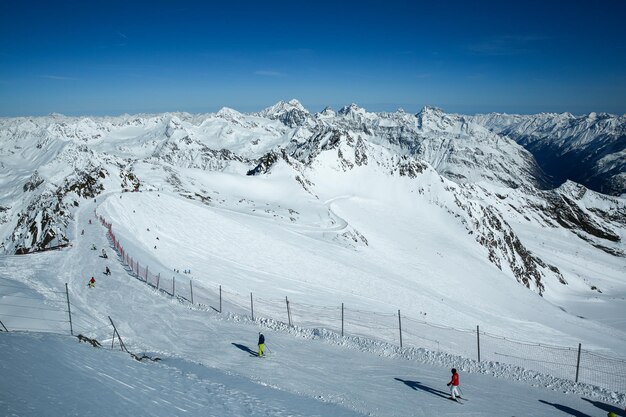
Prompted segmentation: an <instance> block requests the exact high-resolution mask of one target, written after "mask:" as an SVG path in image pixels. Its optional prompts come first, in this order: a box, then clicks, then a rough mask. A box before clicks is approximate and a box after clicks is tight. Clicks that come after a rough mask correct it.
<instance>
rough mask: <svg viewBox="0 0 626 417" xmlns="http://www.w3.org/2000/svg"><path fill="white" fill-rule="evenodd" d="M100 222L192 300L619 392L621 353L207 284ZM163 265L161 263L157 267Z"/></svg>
mask: <svg viewBox="0 0 626 417" xmlns="http://www.w3.org/2000/svg"><path fill="white" fill-rule="evenodd" d="M98 217H99V219H100V221H101V223H102V224H103V225H104V226H105V227H106V228H107V230H108V236H109V238H110V239H111V242H112V244H113V247H114V248H115V250H116V251H117V252H118V254H119V256H120V258H121V259H122V262H123V263H124V264H126V265H127V266H128V268H129V270H130V271H131V272H132V274H133V275H134V276H135V277H136V278H137V279H139V280H141V281H143V282H145V283H146V284H148V285H150V286H152V287H154V288H156V289H158V290H160V291H162V292H164V293H166V294H168V295H170V296H172V297H177V298H179V299H181V300H183V301H185V302H189V303H191V304H194V305H197V306H201V307H205V308H210V309H212V310H214V311H216V312H219V313H222V312H229V313H234V314H239V315H246V316H249V317H250V318H251V319H252V320H258V319H260V318H264V319H271V320H274V321H278V322H283V323H285V325H287V326H297V327H298V328H302V329H314V330H315V331H321V330H326V331H330V332H333V333H335V334H337V335H340V336H348V335H349V336H357V337H362V338H365V339H369V340H374V341H381V342H385V343H389V344H393V345H397V346H399V347H400V348H423V349H426V350H428V351H431V352H442V353H447V354H450V355H455V356H460V357H463V358H468V359H473V360H476V361H478V362H481V361H489V362H497V363H502V364H508V365H511V366H514V367H519V368H522V369H526V370H532V371H536V372H539V373H542V374H546V375H551V376H554V377H557V378H562V379H569V380H572V381H575V382H583V383H587V384H592V385H596V386H599V387H602V388H606V389H609V390H611V391H616V392H622V393H626V360H625V359H621V358H615V357H610V356H607V355H603V354H601V353H598V352H593V351H590V350H586V349H583V348H582V346H581V345H580V344H579V345H578V346H558V345H547V344H541V343H535V342H531V341H523V340H513V339H510V338H507V337H504V336H499V335H495V334H491V333H488V332H485V331H484V330H481V329H480V328H479V326H476V328H472V329H459V328H454V327H450V326H446V325H443V324H437V323H432V322H426V321H424V320H420V319H418V318H415V317H410V316H406V315H403V314H401V311H400V310H396V311H393V310H391V309H390V310H391V311H388V312H374V311H367V310H359V309H353V308H350V307H349V306H346V305H344V304H341V305H340V306H316V305H310V304H305V303H301V302H299V301H297V300H293V299H291V300H290V299H289V298H288V297H284V298H283V297H279V298H276V299H265V298H259V297H254V295H253V294H252V293H248V294H240V293H237V292H234V291H230V290H229V289H226V288H223V287H222V286H221V285H217V284H216V285H215V287H214V288H207V287H206V286H203V285H199V284H198V283H197V282H192V280H191V279H189V277H188V276H183V275H181V274H180V273H177V272H174V273H167V276H166V273H165V272H163V270H160V271H157V270H156V267H155V268H150V267H149V266H148V265H141V264H140V262H139V261H138V260H137V259H136V258H134V257H133V256H132V255H130V254H129V253H127V252H126V251H125V250H124V247H123V246H122V245H121V244H120V242H119V240H118V239H117V237H116V236H115V233H114V232H113V227H112V224H111V223H109V222H107V221H106V219H104V217H102V216H98ZM161 268H162V267H161Z"/></svg>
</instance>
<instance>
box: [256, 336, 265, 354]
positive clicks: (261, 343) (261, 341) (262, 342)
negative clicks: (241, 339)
mask: <svg viewBox="0 0 626 417" xmlns="http://www.w3.org/2000/svg"><path fill="white" fill-rule="evenodd" d="M264 350H265V336H263V333H261V332H259V353H258V354H257V356H258V357H259V358H261V357H263V351H264Z"/></svg>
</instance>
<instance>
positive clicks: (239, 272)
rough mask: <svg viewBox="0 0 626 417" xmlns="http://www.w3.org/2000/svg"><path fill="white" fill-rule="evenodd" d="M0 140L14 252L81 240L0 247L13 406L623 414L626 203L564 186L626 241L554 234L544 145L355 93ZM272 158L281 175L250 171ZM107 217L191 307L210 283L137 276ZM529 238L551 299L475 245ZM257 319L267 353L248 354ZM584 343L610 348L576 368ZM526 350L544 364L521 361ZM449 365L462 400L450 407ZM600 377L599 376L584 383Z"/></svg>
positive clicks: (76, 410) (73, 121)
mask: <svg viewBox="0 0 626 417" xmlns="http://www.w3.org/2000/svg"><path fill="white" fill-rule="evenodd" d="M564 117H565V116H564ZM312 135H313V136H312ZM0 144H1V146H0V236H2V238H3V242H2V244H3V245H6V246H4V247H6V248H15V247H17V245H18V244H24V242H26V243H28V242H29V241H30V239H31V238H32V237H33V236H39V237H41V236H42V235H43V234H44V230H46V231H47V232H48V233H49V232H50V230H51V229H52V228H53V227H54V226H56V227H59V225H61V226H62V227H65V230H64V234H65V236H67V237H68V239H69V240H70V246H69V247H67V248H64V249H61V250H57V251H48V252H42V253H36V254H30V255H25V256H14V255H3V256H0V320H1V321H2V323H3V324H4V325H5V326H6V327H7V328H8V329H9V330H10V331H11V332H9V333H5V332H0V345H1V346H0V369H1V375H2V377H1V378H0V415H16V416H40V415H46V416H48V415H49V416H66V415H85V414H95V415H107V416H109V415H120V416H121V415H132V414H137V415H154V416H161V415H162V416H172V415H181V416H185V415H187V416H194V415H203V416H204V415H215V416H256V415H272V416H286V415H294V416H300V415H302V416H309V415H311V416H313V415H320V416H343V415H346V416H348V415H370V416H406V415H416V416H439V415H441V416H453V415H454V416H459V415H461V416H463V415H466V416H499V415H514V416H515V415H516V416H520V415H529V416H543V415H554V414H557V415H559V414H560V413H564V414H570V415H575V416H585V415H590V416H591V415H606V412H607V411H616V412H618V411H619V410H620V408H618V407H621V408H623V407H624V406H625V405H626V393H625V392H624V391H626V389H621V388H620V386H618V385H617V384H616V383H615V382H614V381H615V380H614V379H611V377H612V376H615V374H618V373H619V372H623V370H624V369H626V366H625V365H624V359H625V358H626V320H625V319H624V317H626V282H625V281H624V276H626V274H625V272H626V260H625V259H626V257H625V256H624V251H625V250H626V245H625V244H624V239H626V229H625V228H624V227H623V223H620V221H621V220H620V219H621V218H620V216H623V213H624V207H625V206H626V200H624V199H623V198H622V199H619V198H608V197H607V196H603V195H601V194H598V193H593V192H590V191H587V190H584V189H582V188H581V187H580V186H578V185H577V184H574V183H565V184H563V186H562V187H561V188H560V189H559V190H557V191H558V192H559V193H560V194H558V196H568V198H570V200H571V204H572V205H574V206H575V207H576V209H578V210H579V211H578V212H576V213H575V214H577V215H578V214H581V213H582V214H584V215H586V216H588V217H586V218H588V219H590V220H589V222H590V224H591V225H592V226H594V225H595V226H597V227H598V230H601V231H605V232H606V233H608V234H610V235H611V236H612V239H613V240H612V241H610V240H607V239H603V238H599V237H598V236H596V235H592V234H587V233H586V232H585V231H582V230H578V229H575V228H574V229H573V230H569V229H566V228H564V227H560V226H559V224H558V223H557V222H556V221H554V219H553V218H550V215H551V213H550V212H549V211H542V210H541V208H542V207H544V206H546V205H548V201H549V199H548V197H546V196H545V195H544V194H542V192H539V191H537V190H534V189H533V188H532V187H533V184H532V181H533V180H532V178H533V175H534V173H533V172H534V169H535V168H534V165H533V160H532V158H531V157H530V156H529V154H528V152H526V151H524V150H523V149H522V148H521V147H520V146H519V145H517V144H516V143H514V142H513V141H511V140H509V139H506V138H503V137H501V136H498V135H496V134H495V133H492V132H489V131H487V130H486V129H485V128H483V127H481V126H479V125H477V124H475V123H472V122H471V120H470V119H468V118H466V117H463V116H458V115H447V114H445V113H443V112H442V111H440V110H438V109H433V108H425V109H424V110H423V111H422V112H421V113H420V114H418V115H410V114H406V113H404V112H402V111H398V112H396V113H391V114H377V113H370V112H367V111H366V110H364V109H362V108H360V107H358V106H357V105H355V104H352V105H350V106H346V107H344V108H343V109H341V110H340V111H338V112H337V113H335V112H334V111H332V110H331V109H326V110H325V111H324V112H322V113H319V114H317V115H311V114H310V113H309V112H308V111H307V110H306V109H304V108H303V107H302V105H301V104H300V103H299V102H297V101H295V100H292V101H290V102H286V103H285V102H281V103H278V104H277V105H275V106H272V107H270V108H268V109H266V110H264V111H263V112H260V113H257V114H248V115H244V114H242V113H239V112H237V111H236V110H233V109H227V108H224V109H222V110H220V111H219V112H218V113H216V114H208V115H190V114H186V113H167V114H161V115H136V116H129V115H124V116H119V117H111V118H108V117H105V118H68V117H64V116H59V115H51V116H49V117H46V118H16V119H0ZM272 152H275V153H276V154H277V155H279V157H277V160H276V161H274V162H273V164H272V165H271V169H268V171H267V172H264V173H263V174H262V175H255V176H247V175H245V173H246V171H248V170H250V169H252V168H254V167H255V165H256V164H257V163H258V162H259V158H263V157H264V156H266V155H268V153H269V154H270V155H271V153H272ZM286 154H288V155H286ZM280 155H282V156H280ZM403 170H404V171H403ZM400 171H403V172H405V173H404V174H402V173H400ZM407 172H408V173H407ZM130 174H132V175H130ZM90 176H92V177H93V176H95V177H96V181H95V184H96V185H97V186H101V188H96V186H94V189H95V190H96V191H97V193H96V194H97V195H96V198H93V196H90V197H88V195H89V194H88V192H86V191H84V189H88V188H89V184H88V180H89V179H92V177H90ZM68 178H71V179H72V181H74V182H72V181H68ZM133 178H135V179H137V182H136V183H135V182H133V181H134V180H133ZM453 179H456V181H454V180H453ZM65 182H67V184H65ZM120 183H121V184H120ZM70 186H71V187H70ZM81 187H84V189H81ZM133 188H136V189H137V190H138V191H139V192H126V191H128V190H131V189H133ZM81 193H82V194H81ZM58 195H60V196H61V197H59V198H60V199H59V200H57V199H56V196H58ZM554 195H556V194H550V195H549V197H550V198H554ZM57 202H59V204H60V203H62V204H60V205H59V206H58V207H57V208H56V209H55V208H54V207H55V205H56V204H57ZM95 213H97V215H99V216H102V217H103V218H104V219H105V220H106V221H107V222H110V223H111V224H112V232H113V233H114V234H115V236H116V237H117V239H118V240H119V242H120V243H121V245H122V247H123V248H124V250H125V251H126V252H127V253H128V254H129V255H131V256H132V257H133V260H134V261H135V262H139V263H140V264H141V267H142V268H144V270H145V267H146V266H148V268H149V271H150V273H151V274H153V275H154V274H159V277H160V278H161V281H160V288H161V289H164V290H166V291H170V290H171V289H172V287H173V286H174V285H175V287H176V294H177V295H179V296H182V297H185V298H187V299H190V298H191V284H190V282H193V292H194V298H195V300H194V301H195V304H193V305H192V304H191V303H189V302H188V301H185V300H183V299H181V298H172V297H170V296H169V295H167V294H166V293H164V292H163V291H159V290H157V289H155V288H152V287H150V286H148V285H146V284H145V283H143V282H141V281H140V280H138V279H137V278H136V277H135V276H134V274H133V273H131V272H130V271H129V269H128V267H127V266H125V265H124V264H123V263H122V259H121V258H120V257H119V256H118V254H116V253H115V252H114V250H113V248H112V246H111V245H112V242H111V240H110V239H108V238H107V235H106V233H107V229H106V228H105V227H103V226H102V225H101V224H100V223H99V222H98V220H97V217H96V214H95ZM494 213H495V214H494ZM598 213H607V214H603V216H604V217H602V216H600V214H598ZM28 216H31V217H28ZM55 216H57V217H55ZM50 218H52V219H53V220H52V222H54V221H56V222H57V223H56V224H54V223H50V222H48V223H46V221H47V220H49V219H50ZM485 219H488V220H485ZM89 220H91V224H90V223H89ZM481 221H489V222H495V223H501V224H503V225H504V226H503V227H502V228H497V227H496V228H489V227H487V226H486V225H485V224H484V223H481ZM20 222H23V224H24V225H26V226H23V227H22V228H21V229H20V228H19V224H20ZM51 224H52V226H51ZM57 231H58V230H57ZM83 231H84V234H83V233H82V232H83ZM513 232H514V236H515V237H516V238H517V237H518V238H519V245H523V247H524V248H526V249H527V250H528V252H529V253H530V254H532V255H533V256H535V257H537V258H539V259H541V260H543V261H545V262H546V263H547V265H548V266H545V267H542V268H543V269H541V268H540V269H541V273H542V282H541V285H542V286H543V296H540V295H539V293H538V292H539V291H540V285H539V284H538V283H535V282H532V281H531V282H530V283H529V284H528V287H526V286H524V285H523V284H522V283H520V282H518V280H516V276H519V275H515V274H514V271H513V270H512V268H514V267H519V266H520V263H519V258H518V257H517V256H518V255H515V254H514V255H511V254H510V253H509V252H505V251H504V249H502V250H501V251H500V252H498V251H495V252H489V250H488V248H487V246H485V245H481V244H479V243H478V239H479V237H477V236H483V235H481V233H484V237H485V238H487V240H489V242H497V238H498V237H499V235H498V233H510V234H509V235H507V236H509V237H510V236H512V234H513ZM594 233H595V232H594ZM490 239H491V240H490ZM57 241H58V238H57ZM92 244H93V245H95V246H96V247H97V250H96V251H92V250H91V249H90V248H91V246H92ZM101 249H105V250H106V251H107V252H108V254H109V257H108V258H107V259H104V258H100V257H99V256H98V255H99V254H100V251H101ZM498 250H500V249H498ZM612 253H613V254H612ZM615 254H617V255H615ZM620 254H621V255H620ZM105 266H108V267H109V268H111V270H112V275H111V276H105V275H103V273H102V272H103V271H104V268H105ZM553 267H558V271H560V272H559V274H560V275H559V274H556V273H554V271H553V269H551V268H553ZM187 270H190V271H191V272H180V271H187ZM91 276H95V277H96V279H97V284H96V288H93V289H89V288H87V286H86V284H87V280H88V279H89V278H90V277H91ZM559 276H561V277H563V279H564V280H565V281H566V282H567V284H564V283H562V282H560V281H559ZM173 278H175V281H174V280H173ZM65 283H67V284H68V294H69V298H70V301H71V309H72V318H73V325H74V333H75V334H78V333H81V334H83V335H86V336H88V337H91V338H95V339H97V340H99V341H100V342H101V343H102V344H103V346H104V348H103V349H96V348H93V347H91V346H89V345H86V344H79V343H78V342H77V340H76V338H72V337H70V336H68V334H69V323H67V312H66V310H67V301H66V299H65ZM174 283H175V284H174ZM220 286H221V288H222V291H223V298H224V305H223V312H222V313H218V312H217V311H216V310H218V309H219V299H218V298H217V297H218V295H217V294H218V293H219V288H220ZM600 290H601V291H600ZM251 294H252V296H253V299H254V312H255V320H252V319H251V317H250V315H251V311H250V299H251ZM286 297H287V298H288V299H289V302H290V304H289V305H290V308H291V310H290V312H291V314H292V316H293V317H292V319H293V322H294V323H293V324H294V326H291V327H290V326H288V325H287V324H286V322H287V321H288V318H287V311H286ZM342 305H345V314H346V321H345V335H344V336H341V331H342V329H341V314H342V307H341V306H342ZM399 311H401V315H402V327H403V341H404V345H403V348H400V347H399V340H398V324H399V322H398V313H399ZM109 316H110V317H111V319H112V320H113V321H114V322H115V324H116V326H117V328H118V330H119V333H120V335H121V336H122V338H123V339H124V342H125V343H126V345H127V346H128V348H129V350H131V351H132V352H134V353H136V354H143V353H146V354H148V355H150V356H158V357H160V358H161V359H162V360H161V361H159V362H151V361H146V360H144V361H141V362H137V361H135V360H133V359H132V358H131V357H130V356H129V355H128V354H126V353H122V352H119V351H118V350H117V348H118V346H117V345H116V349H114V350H111V349H110V347H111V342H112V338H111V334H112V327H111V323H110V321H109ZM477 325H480V329H481V331H482V332H487V333H488V334H487V333H482V334H481V338H482V337H483V334H484V340H482V346H483V348H482V349H483V352H482V353H483V359H482V361H481V362H478V361H477V360H476V333H475V329H476V326H477ZM442 326H443V328H442ZM1 327H2V326H0V329H1ZM453 328H454V329H457V330H458V331H457V330H453ZM15 330H17V331H15ZM20 330H28V331H21V332H20ZM259 331H263V332H264V334H265V335H266V338H267V346H268V347H269V349H270V351H269V355H268V356H267V357H266V358H264V359H261V358H257V357H254V356H253V355H251V354H250V352H251V351H255V350H256V338H257V335H258V332H259ZM472 331H474V333H472ZM490 335H493V337H492V336H490ZM496 336H497V337H496ZM502 338H506V340H504V339H502ZM514 341H524V342H531V343H529V344H524V343H523V344H519V343H517V344H516V342H514ZM579 343H581V344H582V346H583V348H584V349H587V350H591V351H593V352H594V355H596V356H593V357H594V358H596V359H597V362H585V363H583V366H582V375H581V381H583V382H580V383H574V382H572V381H571V380H570V379H571V378H573V372H572V369H574V364H575V362H576V347H577V346H578V344H579ZM538 344H541V345H542V346H538ZM552 345H556V346H558V347H559V348H553V347H550V346H552ZM511 346H512V347H511ZM505 347H506V349H509V350H504V349H505ZM541 350H545V352H557V353H556V354H554V357H546V356H540V355H543V354H544V353H541V354H540V353H537V352H538V351H541ZM533 355H539V356H533ZM517 356H524V357H528V356H530V357H531V361H532V359H533V358H534V360H535V362H536V363H534V364H533V365H532V366H531V368H532V369H531V368H528V369H524V368H522V367H521V365H519V366H514V365H515V364H517V363H518V362H516V358H517ZM604 356H609V357H611V358H622V361H621V362H620V359H612V360H611V361H609V362H606V363H605V362H603V359H602V358H603V357H604ZM583 357H584V358H589V356H588V355H586V354H585V355H583ZM585 360H587V359H585ZM544 362H546V363H544ZM561 362H562V364H561V365H555V363H561ZM525 363H526V364H528V363H529V362H528V361H526V362H525ZM607 363H608V365H607ZM452 367H456V368H457V369H459V371H460V374H461V383H462V385H461V386H462V389H463V393H464V396H465V397H467V400H466V401H464V402H463V403H462V404H457V403H454V402H452V401H449V400H447V399H446V398H447V387H446V385H445V383H446V382H447V381H448V380H449V376H450V368H452ZM590 370H593V371H600V372H599V375H601V376H602V375H605V376H606V379H604V380H596V382H597V383H598V384H600V385H602V387H598V386H593V385H589V384H587V383H586V382H589V375H590V374H589V373H588V371H590ZM596 374H597V373H596ZM618 376H619V375H618ZM563 378H568V379H563ZM623 381H624V377H623V376H622V379H621V382H622V383H623Z"/></svg>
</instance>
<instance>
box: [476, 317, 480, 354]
mask: <svg viewBox="0 0 626 417" xmlns="http://www.w3.org/2000/svg"><path fill="white" fill-rule="evenodd" d="M476 346H477V347H478V362H480V326H478V325H477V326H476Z"/></svg>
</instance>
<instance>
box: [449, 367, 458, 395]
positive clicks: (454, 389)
mask: <svg viewBox="0 0 626 417" xmlns="http://www.w3.org/2000/svg"><path fill="white" fill-rule="evenodd" d="M447 385H448V386H449V387H450V395H451V397H450V399H451V400H454V401H456V400H457V399H456V397H459V398H461V395H460V394H459V374H458V373H457V372H456V369H455V368H452V379H451V380H450V382H448V383H447Z"/></svg>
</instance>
